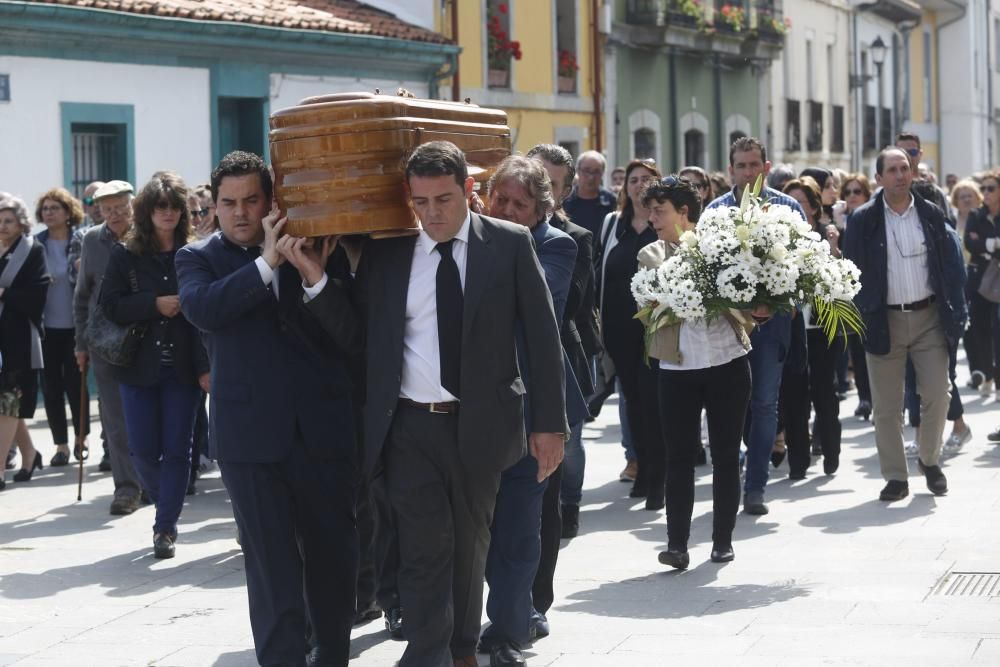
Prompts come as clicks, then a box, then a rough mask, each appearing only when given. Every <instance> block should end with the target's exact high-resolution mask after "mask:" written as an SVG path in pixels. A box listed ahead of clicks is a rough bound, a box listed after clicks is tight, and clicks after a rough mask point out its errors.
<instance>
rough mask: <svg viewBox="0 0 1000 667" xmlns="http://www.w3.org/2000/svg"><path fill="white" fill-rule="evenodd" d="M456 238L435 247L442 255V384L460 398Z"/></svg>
mask: <svg viewBox="0 0 1000 667" xmlns="http://www.w3.org/2000/svg"><path fill="white" fill-rule="evenodd" d="M453 243H454V239H452V240H451V241H445V242H444V243H438V244H437V246H435V250H437V251H438V252H439V253H440V254H441V262H440V263H439V264H438V268H437V318H438V351H439V352H440V355H441V386H442V387H444V388H445V389H447V390H448V391H449V392H450V393H451V394H452V395H454V396H455V397H460V394H459V393H458V392H459V386H460V385H461V377H462V372H461V368H462V362H461V360H462V303H463V301H464V298H463V295H462V278H461V276H459V275H458V264H456V263H455V258H454V257H452V256H451V246H452V244H453Z"/></svg>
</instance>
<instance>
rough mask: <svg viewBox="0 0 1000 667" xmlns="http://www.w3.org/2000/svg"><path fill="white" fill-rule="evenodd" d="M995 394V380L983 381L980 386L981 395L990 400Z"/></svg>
mask: <svg viewBox="0 0 1000 667" xmlns="http://www.w3.org/2000/svg"><path fill="white" fill-rule="evenodd" d="M992 393H993V380H983V382H982V383H981V384H980V385H979V395H980V396H982V397H983V398H989V396H990V394H992Z"/></svg>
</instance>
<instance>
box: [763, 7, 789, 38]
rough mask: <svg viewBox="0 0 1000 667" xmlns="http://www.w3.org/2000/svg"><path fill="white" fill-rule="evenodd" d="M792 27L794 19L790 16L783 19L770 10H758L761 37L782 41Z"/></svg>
mask: <svg viewBox="0 0 1000 667" xmlns="http://www.w3.org/2000/svg"><path fill="white" fill-rule="evenodd" d="M791 27H792V20H791V19H790V18H787V17H786V18H785V20H784V21H782V20H781V19H780V18H778V17H776V16H774V14H772V13H771V12H769V11H766V10H761V11H759V12H757V34H758V35H759V36H760V38H761V39H764V40H768V41H777V42H780V41H781V40H782V38H784V36H785V33H786V32H788V29H789V28H791Z"/></svg>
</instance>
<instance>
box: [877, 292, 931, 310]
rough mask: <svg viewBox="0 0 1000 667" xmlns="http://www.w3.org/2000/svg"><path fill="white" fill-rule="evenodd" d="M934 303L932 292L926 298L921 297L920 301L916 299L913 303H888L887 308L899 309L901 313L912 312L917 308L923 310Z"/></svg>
mask: <svg viewBox="0 0 1000 667" xmlns="http://www.w3.org/2000/svg"><path fill="white" fill-rule="evenodd" d="M932 303H934V295H933V294H931V295H930V296H929V297H927V298H926V299H921V300H920V301H914V302H913V303H898V304H895V305H893V304H888V305H887V306H886V308H888V309H889V310H895V311H899V312H901V313H910V312H913V311H915V310H923V309H924V308H926V307H927V306H929V305H931V304H932Z"/></svg>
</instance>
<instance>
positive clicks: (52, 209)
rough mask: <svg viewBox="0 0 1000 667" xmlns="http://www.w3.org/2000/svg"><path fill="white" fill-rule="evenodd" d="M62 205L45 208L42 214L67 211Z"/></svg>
mask: <svg viewBox="0 0 1000 667" xmlns="http://www.w3.org/2000/svg"><path fill="white" fill-rule="evenodd" d="M65 210H66V209H64V208H63V207H62V205H61V204H56V205H55V206H43V207H42V213H58V212H59V211H65Z"/></svg>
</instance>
